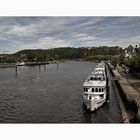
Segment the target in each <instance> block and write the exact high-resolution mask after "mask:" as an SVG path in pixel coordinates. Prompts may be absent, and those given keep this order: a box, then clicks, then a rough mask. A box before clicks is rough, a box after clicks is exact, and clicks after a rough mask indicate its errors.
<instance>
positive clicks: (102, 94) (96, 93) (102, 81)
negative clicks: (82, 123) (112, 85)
mask: <svg viewBox="0 0 140 140" xmlns="http://www.w3.org/2000/svg"><path fill="white" fill-rule="evenodd" d="M83 87H84V94H83V103H84V104H85V106H86V107H87V109H89V110H90V111H94V110H95V109H97V108H99V107H100V106H101V105H103V103H104V102H105V101H106V94H107V93H106V91H107V90H106V87H107V85H106V72H105V64H100V63H99V64H98V65H97V66H96V67H95V69H94V71H93V72H92V74H91V75H89V77H88V79H87V80H85V82H84V84H83Z"/></svg>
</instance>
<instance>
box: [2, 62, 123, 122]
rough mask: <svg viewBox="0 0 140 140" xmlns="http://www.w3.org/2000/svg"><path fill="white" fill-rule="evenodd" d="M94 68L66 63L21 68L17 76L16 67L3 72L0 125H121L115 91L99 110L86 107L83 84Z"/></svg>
mask: <svg viewBox="0 0 140 140" xmlns="http://www.w3.org/2000/svg"><path fill="white" fill-rule="evenodd" d="M94 67H95V64H94V63H91V62H65V63H61V64H59V65H57V64H50V65H46V66H45V65H42V66H32V67H26V66H23V67H18V69H17V74H15V69H14V68H6V69H0V122H1V123H3V122H5V123H6V122H10V123H14V122H20V123H35V122H37V123H108V122H110V123H118V122H122V119H121V115H120V110H119V107H118V103H117V100H116V96H115V94H114V91H113V89H112V88H110V92H111V93H110V94H109V96H110V102H106V103H105V104H104V105H103V106H102V107H101V108H100V109H98V110H97V111H95V112H93V113H91V112H89V111H87V110H86V108H85V107H84V106H83V103H82V93H83V88H82V84H83V81H84V79H85V78H87V76H88V74H89V73H90V72H91V71H92V69H93V68H94ZM110 85H111V84H110ZM111 87H112V86H111Z"/></svg>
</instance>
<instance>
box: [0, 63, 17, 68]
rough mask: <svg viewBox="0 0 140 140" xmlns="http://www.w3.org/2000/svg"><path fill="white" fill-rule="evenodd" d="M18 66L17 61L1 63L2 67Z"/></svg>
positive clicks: (0, 66)
mask: <svg viewBox="0 0 140 140" xmlns="http://www.w3.org/2000/svg"><path fill="white" fill-rule="evenodd" d="M10 67H16V63H0V68H10Z"/></svg>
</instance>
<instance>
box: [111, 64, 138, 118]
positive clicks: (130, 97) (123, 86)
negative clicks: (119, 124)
mask: <svg viewBox="0 0 140 140" xmlns="http://www.w3.org/2000/svg"><path fill="white" fill-rule="evenodd" d="M109 69H110V72H111V74H112V75H113V76H114V77H115V78H116V79H117V80H115V81H114V82H115V85H116V87H117V88H118V90H119V93H120V97H121V98H122V100H123V102H124V104H125V106H126V108H127V110H129V111H131V112H133V113H134V114H135V115H136V117H137V118H140V93H139V92H138V91H137V90H136V89H135V88H134V87H132V86H131V85H130V84H129V82H128V81H127V80H126V79H125V78H123V77H122V76H121V75H120V73H119V72H118V71H117V70H115V69H112V68H111V67H110V66H109Z"/></svg>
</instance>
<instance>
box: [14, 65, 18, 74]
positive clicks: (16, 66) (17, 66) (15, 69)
mask: <svg viewBox="0 0 140 140" xmlns="http://www.w3.org/2000/svg"><path fill="white" fill-rule="evenodd" d="M17 67H18V66H17V65H16V68H15V72H16V73H17Z"/></svg>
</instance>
